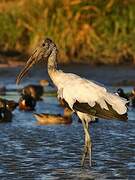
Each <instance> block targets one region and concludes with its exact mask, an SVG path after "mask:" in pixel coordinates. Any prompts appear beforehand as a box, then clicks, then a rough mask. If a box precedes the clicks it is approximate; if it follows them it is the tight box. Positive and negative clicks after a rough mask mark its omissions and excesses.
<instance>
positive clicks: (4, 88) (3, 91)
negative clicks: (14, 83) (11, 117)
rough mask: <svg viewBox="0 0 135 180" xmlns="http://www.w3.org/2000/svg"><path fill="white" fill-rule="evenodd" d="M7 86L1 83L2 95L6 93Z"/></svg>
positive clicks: (0, 91)
mask: <svg viewBox="0 0 135 180" xmlns="http://www.w3.org/2000/svg"><path fill="white" fill-rule="evenodd" d="M6 90H7V89H6V86H4V85H3V84H0V95H5V94H6Z"/></svg>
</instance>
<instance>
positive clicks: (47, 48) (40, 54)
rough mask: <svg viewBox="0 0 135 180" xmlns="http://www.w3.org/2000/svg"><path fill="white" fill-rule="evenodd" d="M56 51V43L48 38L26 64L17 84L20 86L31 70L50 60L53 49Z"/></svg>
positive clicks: (17, 79)
mask: <svg viewBox="0 0 135 180" xmlns="http://www.w3.org/2000/svg"><path fill="white" fill-rule="evenodd" d="M54 48H55V49H56V45H55V44H54V42H53V41H52V40H51V39H49V38H46V39H45V40H44V41H42V43H41V44H40V45H39V46H38V47H37V48H36V49H35V51H34V52H33V54H32V55H31V56H30V58H29V59H28V61H27V62H26V64H25V66H24V68H23V69H22V70H21V72H20V73H19V75H18V76H17V78H16V84H19V83H20V81H21V80H22V78H23V77H24V76H25V75H26V74H27V72H28V71H29V70H30V68H31V67H32V66H33V65H34V64H36V63H39V62H40V61H43V60H48V58H49V56H50V54H51V52H52V50H53V49H54Z"/></svg>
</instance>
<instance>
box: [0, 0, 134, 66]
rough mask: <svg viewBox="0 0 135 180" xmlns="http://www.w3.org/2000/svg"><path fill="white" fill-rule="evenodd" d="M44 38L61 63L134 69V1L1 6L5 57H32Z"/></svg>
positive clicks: (10, 0) (46, 0) (29, 0)
mask: <svg viewBox="0 0 135 180" xmlns="http://www.w3.org/2000/svg"><path fill="white" fill-rule="evenodd" d="M44 37H50V38H51V39H53V40H54V41H55V42H56V44H58V47H59V50H60V54H59V61H60V62H61V63H68V62H79V63H80V62H81V63H91V64H120V63H130V62H131V63H134V62H135V61H134V59H135V1H134V0H94V1H93V0H19V1H18V0H1V1H0V51H12V50H16V51H19V52H22V53H30V52H31V51H32V49H34V48H35V46H36V45H37V44H38V43H39V42H40V41H41V39H42V38H44Z"/></svg>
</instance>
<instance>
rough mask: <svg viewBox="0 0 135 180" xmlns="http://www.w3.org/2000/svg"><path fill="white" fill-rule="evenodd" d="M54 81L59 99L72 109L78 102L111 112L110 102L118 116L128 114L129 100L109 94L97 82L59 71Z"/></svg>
mask: <svg viewBox="0 0 135 180" xmlns="http://www.w3.org/2000/svg"><path fill="white" fill-rule="evenodd" d="M53 81H54V84H55V85H56V86H57V88H58V98H62V99H65V101H66V102H67V103H68V105H69V106H70V108H71V109H72V108H73V104H74V103H75V102H76V101H78V102H80V103H88V104H89V105H90V106H91V107H94V106H95V104H96V103H98V104H99V105H100V106H101V108H102V109H106V110H109V109H108V106H107V104H106V102H108V104H110V105H111V106H112V108H113V109H114V110H115V111H116V112H117V113H118V114H125V113H126V112H127V106H126V103H127V100H125V99H123V98H121V97H119V96H117V95H115V94H112V93H110V92H108V91H107V89H106V88H105V87H103V86H100V85H98V84H96V83H95V82H92V81H90V80H87V79H85V78H81V77H80V76H77V75H75V74H72V73H64V72H62V71H57V74H56V75H55V76H54V77H53Z"/></svg>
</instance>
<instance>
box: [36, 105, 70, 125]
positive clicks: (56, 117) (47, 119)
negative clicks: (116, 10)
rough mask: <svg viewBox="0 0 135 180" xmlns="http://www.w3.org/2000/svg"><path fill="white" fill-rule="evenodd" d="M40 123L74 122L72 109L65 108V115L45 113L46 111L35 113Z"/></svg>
mask: <svg viewBox="0 0 135 180" xmlns="http://www.w3.org/2000/svg"><path fill="white" fill-rule="evenodd" d="M34 116H35V118H36V119H37V121H38V124H42V125H49V124H53V125H54V124H71V123H72V111H71V110H70V109H69V108H65V109H64V113H63V116H62V115H60V114H45V113H40V114H38V113H34Z"/></svg>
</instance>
